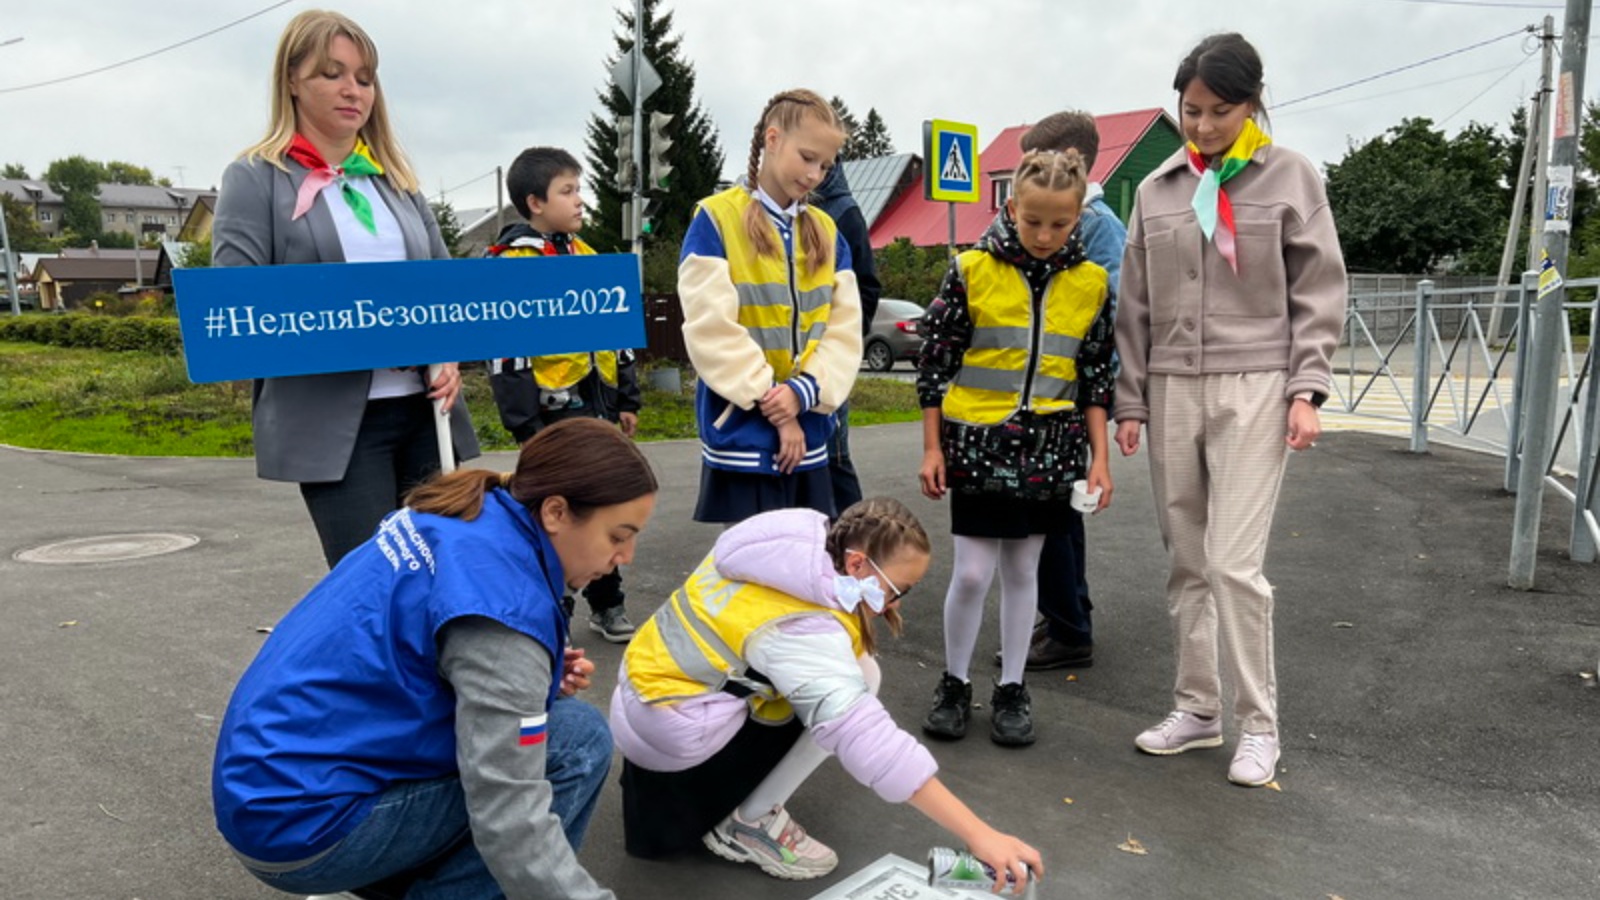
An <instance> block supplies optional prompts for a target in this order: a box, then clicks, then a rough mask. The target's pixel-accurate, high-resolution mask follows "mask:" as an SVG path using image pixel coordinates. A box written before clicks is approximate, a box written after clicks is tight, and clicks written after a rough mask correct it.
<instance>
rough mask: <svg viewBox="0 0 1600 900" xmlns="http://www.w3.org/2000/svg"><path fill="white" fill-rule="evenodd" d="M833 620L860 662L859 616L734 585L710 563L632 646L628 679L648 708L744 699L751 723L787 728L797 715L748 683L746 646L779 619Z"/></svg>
mask: <svg viewBox="0 0 1600 900" xmlns="http://www.w3.org/2000/svg"><path fill="white" fill-rule="evenodd" d="M830 615H831V616H833V617H834V618H835V619H837V620H838V621H839V622H840V624H842V625H843V626H844V628H845V631H846V632H847V633H849V635H850V646H851V649H853V650H854V651H855V653H856V655H857V656H860V655H861V654H862V653H864V652H865V649H864V648H863V647H862V644H861V623H860V622H859V621H858V620H857V619H856V617H855V616H854V615H853V614H851V613H847V612H844V611H842V610H837V609H828V608H825V607H821V606H817V605H816V604H814V603H807V602H806V601H804V600H799V599H797V598H795V597H791V596H789V595H788V594H785V593H783V592H782V591H778V590H774V589H772V588H769V587H763V586H761V585H759V584H750V583H748V582H743V581H729V580H728V579H726V578H723V577H722V576H721V575H720V574H718V572H717V566H716V560H715V559H713V558H712V557H711V556H710V555H707V556H706V558H705V559H704V560H703V561H702V562H701V563H700V566H699V567H698V568H696V569H695V570H694V573H693V574H691V575H690V576H689V580H688V581H685V582H684V583H683V587H680V588H678V589H677V590H676V591H673V592H672V597H671V598H670V599H669V600H668V601H667V602H666V603H664V604H662V605H661V608H660V609H658V610H656V612H655V615H653V616H651V617H650V619H649V621H647V622H645V623H644V625H642V626H640V628H639V630H638V631H637V632H636V633H635V634H634V636H633V640H631V641H629V642H628V649H627V650H626V651H625V652H624V654H623V657H622V670H623V677H624V678H626V679H628V681H629V683H631V684H632V685H633V688H634V690H636V691H638V692H639V696H640V697H641V698H643V699H644V701H645V702H646V703H672V702H675V701H678V700H684V699H687V698H689V697H698V696H702V695H704V694H707V693H710V692H713V691H726V692H728V693H731V694H734V695H735V696H739V697H745V698H746V700H747V702H748V703H749V704H750V714H751V715H752V716H754V717H756V718H758V719H760V720H762V721H765V722H769V723H774V724H778V723H782V722H786V721H788V720H789V719H790V717H792V716H793V715H794V709H793V708H792V707H791V706H790V705H789V701H788V700H786V699H784V698H783V697H782V696H780V695H779V694H778V693H777V691H776V690H775V689H774V688H773V686H772V685H771V684H768V683H767V682H765V681H762V680H760V679H757V678H752V677H750V676H749V674H748V673H749V671H750V663H749V661H748V660H746V659H745V657H744V649H745V641H747V640H748V639H749V637H750V635H751V634H753V633H755V631H756V629H758V628H760V627H762V626H763V625H768V624H771V623H773V622H776V621H778V620H780V619H786V618H791V617H794V616H830Z"/></svg>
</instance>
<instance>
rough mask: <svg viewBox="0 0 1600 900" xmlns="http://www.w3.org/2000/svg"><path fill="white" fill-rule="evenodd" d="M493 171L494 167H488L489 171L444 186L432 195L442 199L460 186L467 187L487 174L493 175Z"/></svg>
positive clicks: (487, 175)
mask: <svg viewBox="0 0 1600 900" xmlns="http://www.w3.org/2000/svg"><path fill="white" fill-rule="evenodd" d="M494 172H495V170H494V169H490V170H489V171H487V172H485V173H483V174H482V175H476V176H474V177H472V178H469V179H467V180H466V181H463V182H461V183H460V184H458V185H456V186H455V187H453V188H444V189H442V190H440V191H439V193H437V194H435V195H434V199H436V200H443V199H444V198H445V195H447V194H454V193H455V192H456V191H459V190H461V189H462V188H464V187H467V186H468V185H473V184H477V183H478V182H480V181H482V180H484V179H485V178H488V177H489V176H491V175H493V174H494Z"/></svg>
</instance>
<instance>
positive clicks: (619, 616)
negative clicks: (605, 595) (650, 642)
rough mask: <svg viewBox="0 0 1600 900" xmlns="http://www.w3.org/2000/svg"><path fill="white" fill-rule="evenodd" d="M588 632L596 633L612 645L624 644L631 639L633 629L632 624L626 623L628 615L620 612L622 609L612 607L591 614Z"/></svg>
mask: <svg viewBox="0 0 1600 900" xmlns="http://www.w3.org/2000/svg"><path fill="white" fill-rule="evenodd" d="M589 630H590V631H594V632H597V633H598V634H599V635H600V636H601V637H603V638H605V639H606V640H608V641H610V642H611V643H613V644H626V643H627V642H628V641H630V640H632V639H633V632H634V630H635V629H634V627H633V623H632V622H630V621H628V614H627V613H625V612H623V611H622V607H620V606H613V607H611V608H610V609H602V610H600V611H599V612H597V613H593V614H591V615H590V616H589Z"/></svg>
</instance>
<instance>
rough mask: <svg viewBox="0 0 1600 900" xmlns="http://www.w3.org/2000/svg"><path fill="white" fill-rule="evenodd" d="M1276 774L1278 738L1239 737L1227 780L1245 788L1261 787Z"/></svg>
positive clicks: (1246, 735)
mask: <svg viewBox="0 0 1600 900" xmlns="http://www.w3.org/2000/svg"><path fill="white" fill-rule="evenodd" d="M1277 774H1278V736H1277V735H1275V734H1249V733H1248V732H1247V733H1245V734H1241V735H1239V749H1238V750H1237V751H1235V752H1234V754H1233V764H1232V765H1230V766H1228V780H1229V781H1231V782H1233V783H1234V784H1242V785H1244V786H1245V787H1261V786H1262V785H1264V784H1266V783H1267V782H1269V781H1271V780H1272V779H1273V778H1275V777H1277Z"/></svg>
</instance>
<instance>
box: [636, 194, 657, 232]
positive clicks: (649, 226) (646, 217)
mask: <svg viewBox="0 0 1600 900" xmlns="http://www.w3.org/2000/svg"><path fill="white" fill-rule="evenodd" d="M660 211H661V202H660V201H658V200H656V199H655V198H654V197H646V198H644V209H643V211H641V212H640V214H639V233H640V234H642V235H644V236H645V237H651V236H653V235H654V234H655V233H656V213H658V212H660Z"/></svg>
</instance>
